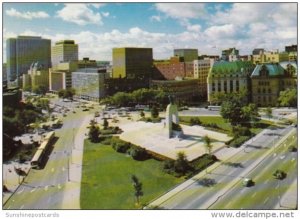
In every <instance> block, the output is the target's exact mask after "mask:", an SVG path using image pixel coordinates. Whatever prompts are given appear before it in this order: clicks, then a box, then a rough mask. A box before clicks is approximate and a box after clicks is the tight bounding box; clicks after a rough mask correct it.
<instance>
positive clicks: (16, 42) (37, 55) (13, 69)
mask: <svg viewBox="0 0 300 219" xmlns="http://www.w3.org/2000/svg"><path fill="white" fill-rule="evenodd" d="M6 57H7V80H8V81H14V80H16V79H17V78H18V77H20V76H21V75H23V74H24V73H27V71H28V69H29V68H30V65H31V64H32V63H33V62H39V63H40V64H41V65H42V66H43V67H44V68H50V67H51V40H49V39H42V38H41V37H36V36H18V37H17V38H9V39H7V41H6Z"/></svg>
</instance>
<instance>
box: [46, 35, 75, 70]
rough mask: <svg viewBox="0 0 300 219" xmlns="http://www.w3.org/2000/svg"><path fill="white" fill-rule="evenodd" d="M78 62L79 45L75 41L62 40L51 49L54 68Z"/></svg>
mask: <svg viewBox="0 0 300 219" xmlns="http://www.w3.org/2000/svg"><path fill="white" fill-rule="evenodd" d="M72 61H78V45H77V44H75V42H74V40H62V41H58V42H56V43H55V45H54V46H53V47H52V48H51V62H52V66H56V65H58V64H59V63H65V62H72Z"/></svg>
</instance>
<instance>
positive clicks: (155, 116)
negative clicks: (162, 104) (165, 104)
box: [151, 106, 159, 118]
mask: <svg viewBox="0 0 300 219" xmlns="http://www.w3.org/2000/svg"><path fill="white" fill-rule="evenodd" d="M158 115H159V112H158V109H157V107H156V106H153V107H152V109H151V117H152V118H157V117H158Z"/></svg>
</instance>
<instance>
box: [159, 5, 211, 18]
mask: <svg viewBox="0 0 300 219" xmlns="http://www.w3.org/2000/svg"><path fill="white" fill-rule="evenodd" d="M155 7H156V9H157V10H158V11H161V12H163V13H165V14H166V15H167V16H169V17H172V18H179V19H181V18H189V19H190V18H200V17H202V16H203V15H205V14H206V11H205V4H204V3H157V4H155Z"/></svg>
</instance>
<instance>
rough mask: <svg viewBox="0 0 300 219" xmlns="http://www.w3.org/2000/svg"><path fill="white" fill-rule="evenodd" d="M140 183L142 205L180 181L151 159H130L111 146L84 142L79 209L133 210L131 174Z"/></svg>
mask: <svg viewBox="0 0 300 219" xmlns="http://www.w3.org/2000/svg"><path fill="white" fill-rule="evenodd" d="M132 174H134V175H136V176H137V177H138V179H139V180H140V182H142V184H143V193H144V195H143V196H142V197H141V203H142V204H146V203H148V202H150V201H151V200H153V199H154V198H156V197H158V196H160V195H162V194H164V193H165V192H166V191H168V190H169V189H171V188H173V187H174V186H175V185H177V184H179V183H181V182H183V181H184V179H183V178H176V177H174V176H172V175H169V174H167V173H164V172H163V170H162V163H161V162H160V161H157V160H154V159H148V160H145V161H136V160H133V159H132V158H131V157H130V156H128V155H126V154H122V153H117V152H116V151H115V150H113V148H112V147H111V146H107V145H103V144H101V143H91V142H90V141H89V140H86V141H85V146H84V155H83V169H82V181H81V195H80V204H81V209H136V208H140V206H139V207H138V206H136V205H135V196H134V189H133V186H132V182H131V175H132Z"/></svg>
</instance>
